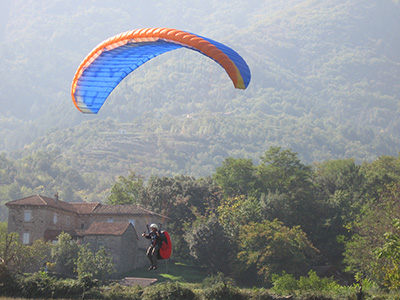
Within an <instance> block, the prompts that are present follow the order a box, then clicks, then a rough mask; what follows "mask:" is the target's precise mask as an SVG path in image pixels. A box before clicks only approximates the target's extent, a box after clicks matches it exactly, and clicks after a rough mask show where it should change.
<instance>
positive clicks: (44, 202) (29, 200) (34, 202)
mask: <svg viewBox="0 0 400 300" xmlns="http://www.w3.org/2000/svg"><path fill="white" fill-rule="evenodd" d="M6 205H7V206H16V205H21V206H22V205H31V206H49V207H54V208H58V209H63V210H66V211H70V212H74V213H78V214H82V215H88V214H102V215H155V216H160V217H163V218H166V219H168V217H166V216H162V215H159V214H156V213H154V212H152V211H150V210H147V209H144V208H142V207H140V206H139V205H135V204H131V205H104V204H101V203H99V202H72V203H70V202H65V201H61V200H55V199H52V198H49V197H45V196H40V195H35V196H29V197H26V198H22V199H18V200H13V201H10V202H7V203H6Z"/></svg>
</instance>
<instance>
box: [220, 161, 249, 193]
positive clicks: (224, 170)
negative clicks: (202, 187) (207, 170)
mask: <svg viewBox="0 0 400 300" xmlns="http://www.w3.org/2000/svg"><path fill="white" fill-rule="evenodd" d="M255 171H256V168H255V166H254V164H253V162H252V160H251V159H245V158H233V157H228V158H226V159H225V160H224V161H223V162H222V166H220V167H218V168H217V169H216V171H215V173H214V175H213V179H214V181H215V182H216V183H217V184H218V185H219V186H220V187H221V188H222V190H223V192H224V195H225V197H235V196H241V195H246V196H247V195H249V194H251V193H252V192H254V189H255V188H256V183H257V178H256V176H255Z"/></svg>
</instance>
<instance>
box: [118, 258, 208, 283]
mask: <svg viewBox="0 0 400 300" xmlns="http://www.w3.org/2000/svg"><path fill="white" fill-rule="evenodd" d="M124 275H125V277H140V278H156V279H157V280H158V282H164V281H166V280H171V281H179V282H180V283H184V284H187V285H190V286H196V285H199V284H201V283H202V282H203V280H204V278H206V277H207V275H208V274H207V272H206V271H205V270H203V269H199V268H197V267H193V266H189V265H186V264H183V263H172V262H167V263H166V261H159V262H158V269H157V270H152V271H148V270H147V267H146V268H141V269H137V270H135V271H132V272H129V273H126V274H124Z"/></svg>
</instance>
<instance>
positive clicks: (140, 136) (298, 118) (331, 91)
mask: <svg viewBox="0 0 400 300" xmlns="http://www.w3.org/2000/svg"><path fill="white" fill-rule="evenodd" d="M6 3H7V4H6ZM1 5H2V6H1V8H3V9H4V11H5V13H4V14H5V15H7V13H6V12H9V14H8V17H7V18H4V19H2V22H3V23H4V24H3V25H0V26H3V28H1V29H0V30H1V32H2V34H1V35H0V36H1V39H0V59H1V61H2V68H1V70H0V82H1V86H0V88H1V93H0V104H1V107H2V110H1V111H0V150H6V151H13V153H12V156H13V157H15V158H16V157H23V156H25V155H26V154H27V153H30V154H31V153H32V152H35V151H37V150H38V149H47V150H50V149H58V150H60V151H61V153H62V154H63V156H64V157H66V158H68V159H69V162H70V163H71V164H72V165H73V167H74V168H75V169H76V170H77V171H78V172H80V174H85V173H90V174H93V173H95V172H96V173H97V172H99V173H101V175H102V177H106V178H110V177H113V176H118V175H121V174H127V173H128V170H129V169H133V170H139V169H140V170H141V171H142V172H143V174H142V175H144V176H146V177H149V176H150V175H152V174H159V175H167V176H173V175H176V174H187V175H191V176H196V177H202V176H207V175H208V174H210V173H211V172H213V171H214V170H215V168H216V167H217V166H219V165H220V164H221V162H222V161H223V160H224V159H225V158H226V157H235V158H237V157H245V158H251V159H253V160H254V161H258V159H259V157H260V156H261V155H262V153H263V151H264V150H265V149H267V148H269V147H270V146H271V145H280V146H283V147H285V148H291V149H293V150H294V151H296V152H297V153H299V156H300V158H301V159H302V160H303V161H304V162H305V163H311V162H313V161H325V160H330V159H337V158H349V157H352V158H354V159H356V161H357V162H360V161H364V160H367V161H372V160H374V159H376V158H377V157H378V156H381V155H396V154H397V152H398V144H399V142H400V136H399V132H400V130H399V128H400V126H399V120H400V118H399V106H398V95H399V93H400V85H399V82H400V81H399V80H398V78H399V77H400V75H399V70H400V68H399V63H400V57H399V54H398V48H399V45H400V38H399V35H397V34H396V32H397V31H398V29H399V21H398V20H399V19H400V4H399V2H398V1H394V0H384V1H383V2H382V1H377V0H367V1H365V0H357V1H354V0H352V1H349V0H334V1H328V2H323V3H320V2H317V1H308V0H290V1H289V0H287V1H278V0H274V1H270V0H268V1H250V2H247V3H243V2H237V1H236V2H235V1H234V2H232V1H227V0H224V1H218V2H212V1H200V0H193V1H190V2H185V3H180V2H178V1H176V0H174V1H168V2H157V3H145V2H144V1H142V0H134V1H131V0H121V1H118V3H117V2H115V3H109V2H107V1H98V2H90V1H89V2H84V3H79V4H77V3H75V2H66V1H45V2H40V3H36V2H31V1H28V2H26V1H21V0H13V1H11V0H7V1H3V2H2V4H1ZM3 9H2V10H3ZM155 26H168V27H175V28H179V29H183V30H189V31H193V32H196V33H199V34H202V35H205V36H209V37H211V38H213V39H216V40H220V41H221V42H223V43H226V44H228V45H229V46H232V47H233V48H234V49H236V50H237V51H238V52H239V53H240V54H241V55H242V56H243V57H244V58H245V59H246V61H247V62H248V64H249V66H250V69H251V71H252V82H251V83H250V86H249V88H248V90H246V91H237V90H234V89H233V87H232V86H231V83H230V82H229V79H228V78H227V76H226V74H224V73H223V71H222V70H220V68H219V67H218V66H215V65H214V63H213V62H210V61H208V60H207V59H206V58H204V57H202V56H201V55H198V54H197V53H190V52H192V51H184V50H182V51H181V50H177V51H175V52H176V53H174V51H173V52H171V53H168V54H166V55H163V56H161V57H157V58H156V59H154V60H152V61H150V62H149V64H148V65H146V66H143V69H142V68H140V69H139V70H138V71H137V72H136V73H135V74H133V75H132V76H130V77H129V78H127V79H126V80H125V81H124V82H123V83H122V84H121V85H120V86H119V87H118V88H117V89H116V90H115V91H114V92H113V94H112V95H111V97H110V99H109V101H107V103H106V104H105V106H104V107H103V110H102V111H101V113H100V114H99V115H96V116H95V117H91V116H83V115H81V114H80V113H79V112H78V111H77V110H76V109H75V107H74V106H73V104H72V101H71V100H70V96H69V94H70V91H69V89H70V84H71V81H72V77H73V74H74V72H75V70H76V68H77V67H78V65H79V63H80V61H81V60H82V59H83V58H84V57H85V55H86V54H87V53H88V52H89V51H90V50H91V49H92V48H93V47H95V46H96V45H97V44H98V43H99V42H101V41H102V40H104V39H106V38H108V37H110V36H112V35H114V34H117V33H119V32H123V31H127V30H130V29H134V28H142V27H155ZM32 142H34V143H33V144H31V143H32ZM14 150H16V151H17V152H14Z"/></svg>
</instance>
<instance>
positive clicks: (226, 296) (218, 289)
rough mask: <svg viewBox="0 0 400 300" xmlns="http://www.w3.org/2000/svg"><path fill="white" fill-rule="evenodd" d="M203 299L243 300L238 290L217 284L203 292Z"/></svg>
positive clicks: (224, 284) (227, 285) (228, 285)
mask: <svg viewBox="0 0 400 300" xmlns="http://www.w3.org/2000/svg"><path fill="white" fill-rule="evenodd" d="M203 295H204V298H205V299H207V300H242V299H245V297H244V295H242V293H241V292H240V290H239V288H237V287H235V286H233V285H230V284H226V283H218V284H216V285H214V286H212V287H210V288H206V289H204V290H203Z"/></svg>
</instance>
